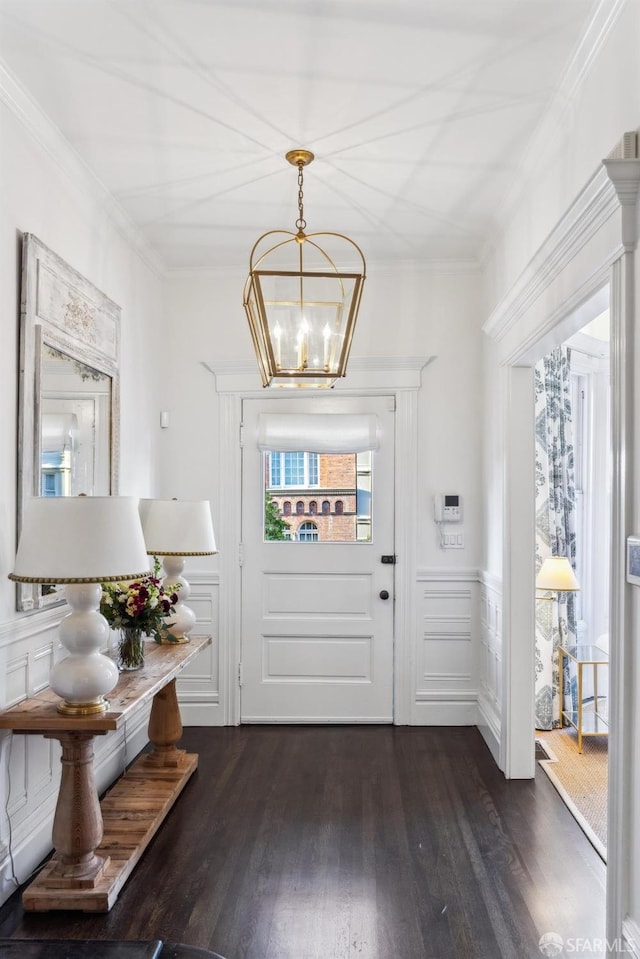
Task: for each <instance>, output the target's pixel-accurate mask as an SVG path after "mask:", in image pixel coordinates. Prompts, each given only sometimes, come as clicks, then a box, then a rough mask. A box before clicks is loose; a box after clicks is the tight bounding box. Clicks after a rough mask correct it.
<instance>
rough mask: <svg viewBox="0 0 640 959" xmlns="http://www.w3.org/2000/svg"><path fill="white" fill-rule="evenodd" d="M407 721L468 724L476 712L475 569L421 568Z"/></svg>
mask: <svg viewBox="0 0 640 959" xmlns="http://www.w3.org/2000/svg"><path fill="white" fill-rule="evenodd" d="M416 593H417V599H418V615H417V621H418V635H417V644H416V655H415V699H414V704H413V710H412V722H413V723H414V724H416V725H419V724H423V725H431V726H436V725H437V726H440V725H442V726H473V725H475V724H476V722H477V718H478V709H477V699H478V646H479V642H478V628H477V627H478V619H479V617H478V595H479V583H478V572H477V570H468V569H461V570H452V569H422V570H418V576H417V590H416Z"/></svg>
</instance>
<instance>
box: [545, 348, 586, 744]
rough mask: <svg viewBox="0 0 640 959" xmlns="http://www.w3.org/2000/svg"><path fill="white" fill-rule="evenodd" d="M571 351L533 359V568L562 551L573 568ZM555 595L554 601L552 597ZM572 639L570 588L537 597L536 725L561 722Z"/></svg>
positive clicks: (571, 689)
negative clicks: (561, 654) (561, 662)
mask: <svg viewBox="0 0 640 959" xmlns="http://www.w3.org/2000/svg"><path fill="white" fill-rule="evenodd" d="M570 360H571V351H570V350H569V349H567V348H566V347H562V346H559V347H557V348H556V349H555V350H553V352H552V353H551V354H550V355H549V356H547V357H545V358H544V359H543V360H541V361H540V363H538V364H537V365H536V368H535V389H536V405H535V415H536V571H537V570H539V569H540V566H541V565H542V562H543V560H544V559H546V558H547V556H567V557H568V559H569V561H570V563H571V565H572V566H573V567H574V568H575V559H576V526H575V523H576V490H575V479H574V458H573V457H574V452H573V425H572V418H571V392H570ZM556 596H557V601H556V598H555V597H556ZM560 635H562V644H563V645H565V646H566V645H574V644H575V643H576V641H577V634H576V614H575V601H574V596H573V593H557V594H554V599H553V600H552V601H538V602H537V603H536V680H535V710H536V728H537V729H555V728H556V727H558V726H560V725H561V723H560V703H559V695H558V694H559V684H558V645H559V644H560ZM563 689H564V700H565V701H564V705H563V708H564V709H567V710H568V709H573V708H575V696H576V690H575V682H573V683H572V682H571V677H570V674H569V664H568V661H567V660H566V659H565V671H564V674H563Z"/></svg>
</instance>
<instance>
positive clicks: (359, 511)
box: [263, 451, 373, 543]
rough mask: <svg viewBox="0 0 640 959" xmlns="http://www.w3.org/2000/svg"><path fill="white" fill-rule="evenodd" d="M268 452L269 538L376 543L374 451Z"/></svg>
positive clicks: (266, 493)
mask: <svg viewBox="0 0 640 959" xmlns="http://www.w3.org/2000/svg"><path fill="white" fill-rule="evenodd" d="M265 456H268V457H269V460H268V468H267V469H265V471H264V474H263V475H264V478H265V526H264V537H265V540H269V541H272V540H281V541H283V542H285V541H286V542H310V541H313V542H319V543H370V542H371V491H372V458H373V457H372V454H371V453H370V452H367V453H301V452H278V451H271V452H269V453H265Z"/></svg>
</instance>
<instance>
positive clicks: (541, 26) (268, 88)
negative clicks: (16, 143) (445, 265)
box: [0, 0, 603, 269]
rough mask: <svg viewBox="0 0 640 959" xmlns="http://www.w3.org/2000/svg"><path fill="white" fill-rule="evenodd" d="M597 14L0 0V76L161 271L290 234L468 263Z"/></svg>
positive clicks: (510, 1) (371, 4) (433, 3)
mask: <svg viewBox="0 0 640 959" xmlns="http://www.w3.org/2000/svg"><path fill="white" fill-rule="evenodd" d="M602 2H603V0H601V2H600V3H598V2H596V0H227V2H223V0H0V59H2V60H3V61H4V63H5V64H6V66H7V68H8V70H9V71H10V73H12V74H13V76H14V77H15V78H17V80H18V81H19V83H20V84H21V85H22V86H23V87H24V88H25V89H26V90H27V91H28V92H29V93H30V95H31V96H32V98H34V99H35V100H36V101H37V103H38V104H39V105H40V106H41V108H42V109H43V110H44V112H45V113H46V114H47V115H48V116H49V118H50V119H51V120H52V121H53V122H54V123H55V124H56V125H57V126H58V127H59V129H60V130H61V131H62V133H63V134H64V136H65V137H66V139H67V140H68V141H69V142H70V143H71V144H72V145H73V147H74V148H75V150H76V151H77V153H78V154H80V156H81V157H82V158H83V160H84V161H85V162H86V164H87V165H88V166H89V168H90V169H91V170H92V171H93V172H94V173H95V175H96V176H97V177H98V178H99V179H100V180H101V181H102V183H103V184H104V185H105V186H106V187H107V188H108V190H109V191H110V192H111V193H112V194H113V196H114V197H115V198H116V199H117V201H118V203H119V204H120V206H121V207H122V208H123V209H124V210H125V211H126V213H127V214H128V216H129V217H130V219H131V220H133V221H134V223H135V224H136V225H137V226H138V227H139V229H140V230H141V231H142V233H143V235H144V237H145V238H146V240H147V242H148V243H149V245H150V246H151V247H153V248H154V250H155V251H156V252H157V254H158V255H159V256H160V258H161V259H162V261H163V262H164V264H165V266H166V267H167V268H170V269H181V268H189V269H191V268H198V269H200V268H203V267H204V268H219V267H235V266H242V267H243V268H244V267H245V266H246V265H247V264H248V257H249V252H250V249H251V246H252V245H253V243H254V241H255V240H256V239H257V237H258V236H259V235H260V234H261V233H263V232H264V231H266V230H270V229H276V228H284V229H293V228H294V223H295V219H296V216H297V184H296V176H297V173H296V170H295V168H293V167H291V166H289V164H287V163H286V161H285V160H284V154H285V153H286V152H287V150H289V149H291V148H293V147H306V148H307V149H310V150H312V151H313V152H314V153H315V154H316V160H315V162H314V163H313V164H312V165H311V166H310V167H308V168H307V170H306V171H305V183H304V206H305V218H306V220H307V225H308V230H309V231H317V230H336V231H338V232H342V233H346V234H348V235H349V236H350V237H351V238H352V239H354V240H355V241H356V242H357V243H358V244H359V245H360V246H361V247H362V249H363V251H364V253H365V256H366V257H367V260H369V261H370V262H371V261H375V262H379V263H385V262H398V261H416V260H425V259H428V260H433V259H437V260H450V259H463V260H474V259H477V258H478V257H479V256H480V255H481V252H482V249H483V246H484V245H485V244H486V242H487V240H488V239H489V238H490V237H491V236H492V234H493V233H494V232H495V230H496V227H497V224H498V216H499V212H500V209H501V206H502V205H503V203H504V198H505V196H507V195H508V194H509V192H510V191H511V190H513V189H514V185H517V183H518V177H519V172H520V171H521V167H522V161H523V158H524V157H525V156H526V151H527V147H528V145H529V143H530V140H531V137H532V135H533V133H534V131H535V130H536V128H537V126H538V125H539V123H540V121H541V118H542V117H543V116H544V114H545V112H546V111H547V110H548V109H549V106H550V104H551V103H552V102H553V99H554V96H556V95H557V94H558V91H559V89H560V88H561V84H562V81H563V77H564V76H565V71H566V70H567V67H568V65H569V64H570V63H571V62H572V60H573V58H574V57H575V55H576V52H577V50H578V49H579V46H580V43H581V42H582V39H583V38H584V36H585V33H586V31H587V29H588V27H589V24H590V23H591V22H592V18H593V17H594V16H595V14H596V11H597V8H598V7H599V6H602Z"/></svg>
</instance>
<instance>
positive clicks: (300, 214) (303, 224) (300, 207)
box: [296, 162, 307, 230]
mask: <svg viewBox="0 0 640 959" xmlns="http://www.w3.org/2000/svg"><path fill="white" fill-rule="evenodd" d="M302 170H303V164H302V163H301V162H299V163H298V219H297V220H296V226H297V227H298V229H299V230H304V228H305V227H306V225H307V221H306V220H305V218H304V202H303V195H302V187H303V182H304V177H303V174H302Z"/></svg>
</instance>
